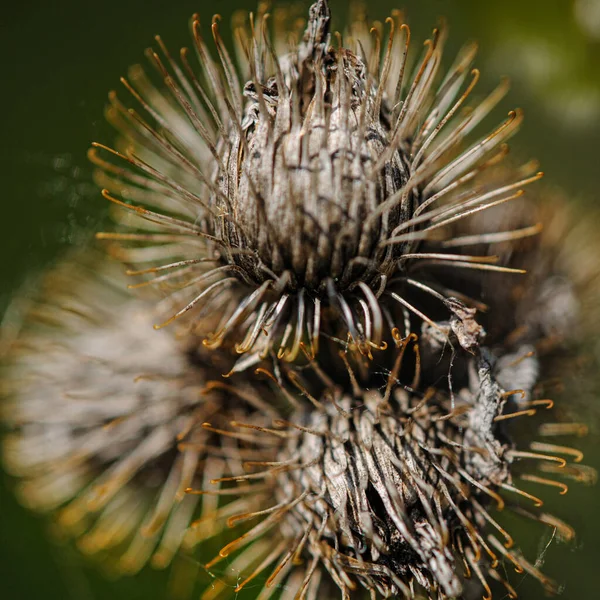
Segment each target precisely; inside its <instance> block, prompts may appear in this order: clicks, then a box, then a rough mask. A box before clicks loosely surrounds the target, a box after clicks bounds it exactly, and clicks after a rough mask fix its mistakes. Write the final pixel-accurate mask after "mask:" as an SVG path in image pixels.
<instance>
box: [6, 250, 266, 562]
mask: <svg viewBox="0 0 600 600" xmlns="http://www.w3.org/2000/svg"><path fill="white" fill-rule="evenodd" d="M124 281H125V277H124V276H123V275H122V274H121V273H120V269H119V268H118V267H115V265H114V264H112V265H111V264H108V265H102V263H100V262H99V261H98V257H96V256H93V255H92V256H89V255H83V256H81V255H79V256H78V257H77V258H76V259H74V258H73V257H72V258H71V259H69V260H66V261H65V262H62V263H60V264H59V265H58V266H56V267H54V268H52V269H51V270H50V271H49V272H48V273H47V274H46V276H45V277H44V279H43V282H42V286H41V289H40V290H39V293H38V294H37V295H36V296H34V297H28V296H25V295H23V296H20V297H17V298H16V300H15V301H14V305H13V309H12V310H10V311H9V313H8V316H7V318H6V319H5V322H4V324H3V332H2V333H3V334H4V337H3V341H4V342H5V347H4V349H5V351H6V356H5V357H4V358H5V363H4V364H3V384H4V385H5V388H6V389H5V393H6V394H7V398H6V399H4V398H3V399H2V400H3V405H2V418H3V421H4V422H5V424H6V425H7V426H8V428H9V432H8V433H7V435H6V437H5V438H4V440H3V460H4V465H5V467H6V469H7V471H8V472H9V473H10V474H11V475H13V476H15V477H16V478H18V483H17V493H18V495H19V497H20V499H21V500H22V502H23V503H24V504H25V505H26V506H27V507H29V508H31V509H33V510H36V511H40V512H50V513H52V514H53V516H54V517H55V520H56V523H57V525H58V528H57V530H59V531H60V532H61V533H62V534H67V535H72V536H74V537H76V538H77V544H78V546H79V548H80V549H81V550H82V551H83V552H85V553H87V554H94V555H98V556H100V557H102V558H106V559H107V566H108V567H109V568H111V569H116V570H117V571H118V572H123V571H125V572H132V571H137V570H139V569H140V568H141V567H143V566H144V564H145V563H146V562H147V561H152V563H153V564H154V565H155V566H160V567H164V566H167V565H168V564H169V563H170V562H171V560H172V558H173V557H174V555H175V554H176V553H177V552H178V551H179V550H180V548H181V546H182V544H183V545H184V547H185V548H186V549H187V550H190V549H191V548H192V547H193V546H194V545H195V544H197V543H198V542H199V541H201V540H202V539H205V538H206V537H210V536H211V535H214V534H216V533H219V531H220V530H221V529H222V525H221V527H219V526H218V525H217V523H216V521H215V520H214V519H213V523H212V525H211V527H208V526H206V527H204V528H203V530H202V534H203V535H199V534H198V531H197V530H195V531H194V530H190V531H188V528H189V526H190V523H191V521H192V519H193V518H194V517H195V516H196V517H197V516H205V515H207V514H211V515H212V517H214V518H215V519H216V517H217V516H218V504H219V503H218V502H217V503H216V504H215V502H214V499H213V500H212V501H209V502H206V503H199V497H198V496H194V495H188V494H186V489H187V488H189V487H192V486H196V487H198V486H199V485H202V484H208V482H209V481H210V480H211V479H215V478H218V477H221V476H223V475H227V474H229V469H230V465H231V464H233V462H235V461H240V460H241V458H240V455H241V454H243V448H244V447H245V441H244V440H231V442H232V443H230V444H229V445H228V451H229V454H224V452H225V450H223V451H221V450H220V449H219V448H212V449H211V446H213V445H214V443H215V439H216V436H215V434H214V433H213V432H211V430H209V429H206V428H203V427H202V423H203V422H204V421H209V420H210V421H211V422H212V424H213V426H214V427H219V426H223V425H226V424H227V423H228V422H229V420H231V419H233V418H237V419H240V420H241V419H244V418H246V417H247V415H248V413H249V412H250V411H251V410H256V409H257V408H258V409H260V411H261V413H262V414H269V410H271V409H269V407H268V406H267V405H266V404H265V403H264V401H263V400H261V399H260V398H259V397H258V396H257V395H256V394H254V393H253V392H252V390H250V389H249V386H248V385H241V386H240V387H239V388H238V389H237V390H236V389H235V388H233V387H232V386H225V385H222V386H217V385H207V382H208V381H209V379H212V378H213V377H214V376H215V371H216V372H218V370H219V369H220V368H222V365H220V364H219V360H218V359H219V358H223V359H224V361H223V362H224V364H227V362H230V361H229V360H228V359H227V358H226V357H222V356H221V357H219V356H218V355H217V354H218V353H212V355H211V357H210V358H211V359H214V360H206V359H207V357H206V356H205V357H200V356H194V360H193V363H190V361H189V356H188V354H187V353H186V349H185V345H184V344H183V343H182V342H180V341H179V340H177V339H176V338H174V337H173V336H172V335H171V334H170V332H169V333H167V332H165V331H158V332H157V331H154V330H153V329H152V327H151V323H152V316H153V311H154V300H155V299H154V297H153V295H152V297H151V298H148V297H146V298H143V297H139V295H138V296H136V295H133V294H130V293H127V292H126V291H124V290H123V289H122V287H123V285H124ZM203 358H204V359H205V361H204V362H202V359H203ZM253 402H254V407H253ZM246 446H247V444H246ZM250 456H251V454H250ZM217 500H218V497H217ZM200 506H201V510H200ZM251 506H252V502H250V503H249V507H251ZM186 532H187V534H186Z"/></svg>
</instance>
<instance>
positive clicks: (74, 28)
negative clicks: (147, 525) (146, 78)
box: [0, 0, 600, 600]
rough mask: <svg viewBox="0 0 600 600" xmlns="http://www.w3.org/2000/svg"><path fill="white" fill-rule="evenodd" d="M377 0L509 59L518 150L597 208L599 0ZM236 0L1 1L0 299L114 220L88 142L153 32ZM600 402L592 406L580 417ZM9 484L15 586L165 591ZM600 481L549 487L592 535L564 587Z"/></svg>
mask: <svg viewBox="0 0 600 600" xmlns="http://www.w3.org/2000/svg"><path fill="white" fill-rule="evenodd" d="M304 4H306V6H308V4H309V2H305V3H304ZM331 5H332V8H333V10H334V14H335V17H336V24H334V26H336V27H338V28H342V27H343V19H344V15H345V14H346V11H347V7H348V2H347V1H344V0H332V1H331ZM368 6H369V12H370V16H371V18H375V19H382V20H383V18H385V16H387V15H388V14H389V12H390V10H391V9H393V8H404V9H405V11H406V14H407V19H408V22H409V23H410V24H411V27H412V28H413V36H414V38H413V39H425V36H426V35H427V32H428V31H429V29H430V28H431V27H432V26H433V25H435V23H436V22H437V19H438V17H440V16H445V17H446V18H447V20H448V23H449V25H450V34H451V35H450V41H449V52H448V54H447V64H449V62H450V60H451V58H452V53H453V52H454V51H455V50H456V49H458V47H459V46H460V45H462V43H463V42H465V41H467V40H473V39H475V40H477V41H479V42H480V48H481V50H480V55H479V58H478V61H477V64H478V66H479V67H480V68H481V70H482V79H483V82H482V84H480V86H479V87H480V89H482V90H484V89H491V87H492V86H493V85H495V83H496V82H497V80H498V78H499V77H500V76H501V75H503V74H507V75H509V76H510V78H511V80H512V81H513V87H512V91H511V94H510V95H509V99H508V101H507V102H506V103H505V105H503V107H502V110H503V111H504V109H506V110H508V109H509V108H511V107H513V106H515V105H517V106H521V107H522V108H523V109H524V110H525V114H526V123H525V126H524V127H523V130H522V133H521V134H520V135H519V136H518V138H517V140H518V141H516V143H514V144H513V147H515V148H517V150H516V153H517V154H518V155H519V156H520V157H522V158H525V159H527V158H529V157H537V158H539V159H540V161H541V163H542V167H543V169H544V170H545V171H546V172H547V173H548V177H547V180H546V185H551V186H557V187H560V188H562V189H563V190H565V192H566V194H567V196H568V197H569V198H570V199H571V200H572V201H573V202H577V203H579V204H580V205H581V206H582V207H584V208H585V209H588V208H589V209H591V210H598V208H597V207H595V206H594V204H596V205H597V204H598V202H600V192H599V190H598V184H599V183H600V177H599V174H598V173H599V171H600V150H599V148H600V0H502V1H499V0H487V1H482V0H405V2H403V3H402V2H400V3H398V1H397V0H370V1H369V2H368ZM238 8H244V9H248V10H252V9H254V8H255V4H254V2H253V0H231V1H228V0H222V1H220V2H219V1H215V2H211V3H208V2H203V1H202V0H196V1H190V0H179V1H178V2H165V1H160V0H105V1H104V2H84V1H81V0H60V2H49V1H47V0H38V1H29V2H27V1H24V2H14V1H13V2H10V3H7V5H5V6H4V7H3V8H2V11H1V12H0V56H1V57H2V76H1V83H0V86H1V89H2V93H1V95H0V115H1V117H0V118H1V122H2V128H1V131H2V139H1V142H0V154H1V160H0V174H1V176H2V179H1V181H2V186H1V188H0V193H1V199H0V202H1V212H0V256H2V260H1V261H0V282H1V284H0V314H1V313H2V311H3V310H4V308H5V307H6V305H7V303H8V302H9V299H10V297H11V295H12V294H13V293H14V292H15V290H17V289H18V288H19V286H21V285H23V284H24V283H25V282H26V281H27V280H28V279H30V278H31V277H33V276H35V274H36V273H38V272H39V271H40V270H41V269H42V268H43V267H44V265H46V264H47V263H48V262H49V261H51V260H53V259H54V258H55V257H57V256H58V255H59V254H60V253H61V252H62V251H64V250H65V249H67V248H69V247H71V246H72V245H76V244H79V243H81V242H82V241H83V240H85V239H86V238H87V237H89V235H90V232H93V231H94V230H97V229H98V228H99V227H100V225H101V223H102V220H103V218H104V216H105V212H106V205H105V202H104V201H103V200H102V199H101V198H100V195H99V193H98V191H97V190H96V189H95V187H94V186H93V184H92V183H91V169H90V167H89V165H88V164H87V162H86V158H85V153H86V150H87V148H88V146H89V143H90V142H91V141H93V140H98V141H104V142H110V141H111V140H112V138H113V134H112V132H111V131H110V129H109V127H108V126H107V125H106V124H105V123H104V121H103V116H102V114H103V107H104V104H105V100H106V94H107V92H108V91H109V90H110V89H113V88H114V87H115V86H117V85H118V77H119V76H120V75H122V74H124V73H125V71H126V68H127V67H128V66H129V65H131V64H132V63H135V62H138V61H141V60H142V59H143V55H142V52H143V50H144V49H145V48H146V47H147V46H148V45H149V44H150V43H151V42H152V36H153V35H154V34H155V33H159V32H160V33H161V35H162V36H163V38H164V39H165V41H166V42H167V43H168V44H169V46H170V47H171V48H177V47H179V46H181V45H188V44H189V43H190V41H189V38H188V27H187V22H188V19H189V17H190V15H191V14H192V13H193V12H200V13H201V14H202V15H205V21H206V20H208V19H209V17H210V16H211V15H212V13H213V12H215V11H217V10H218V11H219V12H220V13H221V14H222V15H223V20H224V24H225V23H227V22H228V19H229V16H230V15H231V13H232V12H233V11H234V10H235V9H238ZM222 30H223V31H226V27H225V26H223V27H222ZM490 126H491V123H490ZM598 260H600V257H598ZM599 301H600V300H599ZM596 378H597V377H594V379H596ZM587 387H588V388H589V386H587ZM592 387H593V388H594V389H595V390H597V391H598V394H594V393H591V394H590V395H589V402H594V401H595V402H598V403H600V398H598V399H596V400H595V398H594V396H595V395H600V386H592ZM567 400H568V395H567ZM598 413H600V410H598V409H596V410H594V411H589V414H588V413H587V412H585V414H583V415H580V416H579V419H584V420H585V419H593V418H594V417H593V416H592V415H593V414H598ZM592 426H593V427H592V430H594V423H592ZM598 429H599V428H598V427H597V424H596V427H595V431H598ZM598 439H599V438H598V437H597V435H595V434H592V435H590V436H589V437H588V438H587V439H586V440H584V441H583V443H582V449H583V450H584V451H585V452H586V461H585V462H586V463H588V464H591V465H593V466H595V467H599V466H600V448H599V446H598V443H597V442H598ZM10 487H11V481H10V479H9V478H8V477H7V476H6V475H4V474H2V473H1V472H0V597H1V598H2V599H3V600H33V599H37V598H44V600H92V599H93V600H104V599H108V598H115V599H128V600H134V599H136V598H140V599H141V598H144V599H145V600H154V599H162V598H165V594H166V592H165V590H166V587H167V576H166V574H165V573H161V572H155V571H152V570H151V569H147V570H146V571H143V572H142V573H141V574H140V575H138V576H137V577H134V578H128V579H121V580H119V581H109V580H107V579H105V578H103V577H102V576H100V575H99V574H98V572H97V571H96V570H95V569H94V568H93V567H92V566H91V565H90V564H89V563H87V562H86V561H85V560H84V559H82V558H81V557H80V556H79V555H78V554H77V553H76V552H75V551H73V550H72V549H70V548H69V547H68V546H61V545H58V544H56V543H53V542H51V541H50V539H51V538H50V537H49V536H48V535H47V523H46V521H45V520H44V519H42V518H39V517H36V516H32V515H31V514H30V513H28V512H27V511H25V510H24V509H22V508H21V507H20V506H19V505H18V504H17V503H16V502H15V500H14V499H13V497H12V495H11V493H10ZM599 491H600V488H596V489H593V488H592V489H589V488H587V489H585V488H577V487H576V486H571V491H570V492H569V494H568V496H567V497H566V498H562V497H557V498H554V495H553V493H552V490H549V491H548V493H547V496H548V497H549V498H551V501H550V502H548V506H549V511H550V512H551V511H552V510H553V509H555V510H556V512H557V513H558V514H559V515H560V514H562V515H566V516H568V519H569V521H570V522H571V523H572V524H573V525H574V526H575V528H576V529H577V531H578V534H579V535H578V539H577V541H576V543H575V544H570V545H557V544H556V543H552V544H551V545H550V546H549V547H548V548H547V552H546V553H545V554H544V555H543V558H544V561H545V563H544V567H543V570H544V571H546V572H548V573H551V574H552V575H554V576H555V577H556V578H557V579H558V580H559V582H560V583H561V584H564V586H565V590H564V593H563V596H562V597H563V598H565V599H569V600H574V599H576V598H597V597H600V585H599V583H600V582H599V580H600V567H599V565H600V513H599V511H600V504H599V500H600V494H599ZM514 526H515V527H517V528H521V529H523V533H522V534H521V535H523V536H525V538H526V539H527V543H526V544H525V546H526V550H528V552H529V556H531V555H532V554H533V555H534V556H539V555H540V553H541V551H542V550H543V549H544V548H545V547H546V545H547V543H548V541H549V540H548V538H547V537H543V536H542V535H541V534H540V530H539V529H537V528H531V529H530V528H528V527H527V526H526V525H523V524H522V523H520V522H518V523H515V524H514ZM511 581H512V582H513V583H514V585H515V587H516V588H517V591H518V592H519V597H521V598H525V599H534V598H539V597H542V596H543V592H542V591H541V587H540V586H539V585H538V584H537V583H536V582H534V581H531V578H527V577H523V576H516V575H514V574H513V576H512V577H511ZM252 595H253V592H252V591H250V593H249V594H246V595H244V597H251V596H252ZM241 596H242V594H240V597H241Z"/></svg>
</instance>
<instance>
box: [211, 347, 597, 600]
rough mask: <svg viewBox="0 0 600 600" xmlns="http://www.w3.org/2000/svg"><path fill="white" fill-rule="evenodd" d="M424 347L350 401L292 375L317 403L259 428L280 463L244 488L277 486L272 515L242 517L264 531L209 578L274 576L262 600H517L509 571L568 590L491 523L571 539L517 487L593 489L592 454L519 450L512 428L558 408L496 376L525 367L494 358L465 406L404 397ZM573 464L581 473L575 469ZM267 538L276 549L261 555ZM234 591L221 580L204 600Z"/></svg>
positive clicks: (469, 384)
mask: <svg viewBox="0 0 600 600" xmlns="http://www.w3.org/2000/svg"><path fill="white" fill-rule="evenodd" d="M415 341H416V336H414V335H411V336H410V337H409V338H407V339H405V340H399V342H398V346H399V350H398V357H397V359H396V364H395V366H394V368H393V370H392V371H391V372H390V374H389V377H388V379H387V382H386V383H385V385H384V386H383V387H382V388H381V389H377V388H371V389H362V388H360V387H358V384H357V383H356V381H355V380H354V385H353V386H352V387H353V391H352V392H344V391H343V390H342V389H340V388H337V387H327V385H326V386H325V391H324V393H323V395H322V396H320V397H319V398H318V399H317V398H316V397H314V396H310V394H309V392H308V391H307V389H306V388H305V387H304V384H300V383H299V380H298V379H297V377H296V376H294V378H293V381H294V386H295V387H298V388H299V389H301V390H303V394H304V396H306V397H309V398H310V402H306V403H305V406H301V407H300V408H298V406H296V407H295V410H294V411H293V413H292V415H291V416H289V417H287V416H286V417H281V418H278V419H276V420H275V421H274V423H273V425H272V426H271V427H262V428H255V431H256V436H257V439H261V437H262V438H267V439H272V440H279V449H278V450H277V451H276V453H275V457H276V458H271V459H268V458H266V459H265V461H264V462H258V463H253V465H261V467H262V468H259V469H258V470H256V469H251V470H250V472H249V474H247V475H241V476H239V477H238V480H239V481H246V480H247V481H248V482H253V481H255V480H256V479H259V480H260V479H263V480H265V481H266V482H267V483H268V482H273V483H272V485H271V486H270V488H271V489H272V490H273V491H272V493H271V495H270V503H271V505H270V506H269V507H268V508H262V509H261V510H259V511H257V512H255V513H251V514H246V515H241V516H240V518H242V519H249V518H253V517H254V518H255V517H263V520H262V521H260V522H259V523H258V524H256V525H254V526H253V527H252V528H251V529H249V531H246V532H245V533H244V534H243V535H242V536H241V537H239V538H238V539H236V540H234V541H233V542H230V543H229V544H227V545H226V546H225V547H224V548H222V549H221V551H220V552H219V554H218V556H217V557H216V558H215V559H214V560H212V561H211V562H210V563H209V564H208V565H207V568H208V569H209V570H210V569H212V568H213V567H214V566H215V565H217V564H218V563H220V562H221V561H222V560H223V559H224V558H227V557H230V558H232V557H235V558H233V562H232V563H231V569H232V571H233V572H234V573H236V574H237V573H238V572H239V571H241V574H238V575H237V576H238V581H241V583H239V584H238V587H237V589H236V591H239V590H240V589H242V588H243V587H245V585H247V584H248V583H250V582H251V581H252V580H254V579H255V578H256V577H257V576H258V575H259V574H261V573H262V572H263V571H264V572H265V573H266V574H268V575H267V576H268V579H267V581H266V587H265V593H266V591H267V590H268V589H269V588H270V587H271V586H272V585H273V584H274V583H275V582H279V583H283V582H284V581H285V582H286V583H285V586H286V588H287V589H289V590H290V591H291V593H292V594H293V595H294V597H297V598H303V597H305V596H306V597H317V594H318V590H319V588H320V586H322V590H323V591H322V593H325V594H327V596H328V597H333V596H334V595H336V593H335V592H333V591H331V589H332V587H331V586H333V588H335V586H337V587H338V588H339V592H341V597H342V598H350V597H361V596H360V594H359V592H357V591H356V590H357V588H358V584H360V585H362V586H363V587H364V588H366V589H367V590H368V591H369V593H370V595H371V597H372V598H379V597H383V598H391V597H400V598H420V597H426V598H436V599H450V598H459V597H460V598H463V597H470V596H469V594H470V592H468V591H467V588H468V586H469V585H472V584H470V583H469V581H471V580H472V579H473V580H474V581H475V582H476V585H475V586H474V587H475V589H482V588H483V589H485V591H486V597H487V598H491V593H492V592H491V589H490V586H491V584H492V583H491V582H492V580H495V581H497V582H499V583H501V584H503V585H504V587H505V590H506V591H507V592H508V594H509V596H510V597H516V592H515V590H514V588H513V587H512V585H511V583H510V581H509V579H510V578H509V577H507V575H506V573H505V571H504V570H503V569H501V568H499V565H500V563H501V562H505V563H512V565H513V566H514V568H515V569H516V570H517V572H524V571H526V572H527V573H528V574H530V575H531V576H533V577H534V578H536V579H538V580H539V581H540V582H541V583H542V585H543V586H544V587H545V588H546V590H547V591H548V592H555V591H556V590H557V587H556V584H555V583H554V582H553V581H552V580H551V579H550V578H548V577H547V576H546V575H544V574H543V573H542V572H541V571H540V570H539V569H538V568H537V567H536V566H535V565H533V564H532V563H531V562H529V561H528V560H527V558H526V557H525V556H524V555H523V554H522V553H521V552H520V550H519V549H518V548H517V547H513V546H514V544H515V540H514V539H513V536H512V535H511V534H510V533H509V532H508V531H506V530H505V529H504V528H503V527H502V526H501V525H500V524H499V523H498V522H497V521H496V519H495V517H494V516H493V514H494V512H495V511H498V510H500V511H501V510H508V511H512V512H515V513H516V514H518V515H521V516H524V517H526V518H529V519H532V520H534V521H537V522H539V523H541V524H544V525H546V526H548V527H550V528H553V529H554V530H555V533H556V534H557V535H558V536H559V538H560V539H566V540H569V539H572V538H573V537H574V532H573V530H572V528H571V527H570V526H569V525H567V524H566V523H564V522H563V521H561V520H560V519H558V518H557V517H555V516H553V515H551V514H549V513H547V512H544V511H543V510H540V507H541V506H542V505H543V500H542V499H540V498H538V497H537V496H534V495H532V494H531V493H530V492H528V491H526V489H525V490H524V489H522V488H521V486H520V484H519V483H518V480H523V481H527V482H530V483H534V484H538V486H540V487H541V486H550V487H551V488H556V489H558V491H559V492H560V493H561V494H564V493H566V492H567V489H568V487H567V485H566V484H565V483H563V481H561V478H560V476H561V475H563V479H564V478H565V477H566V478H575V479H578V480H579V481H584V480H593V478H594V476H595V475H594V472H593V470H591V469H589V468H587V467H584V466H580V465H579V464H578V463H579V462H580V461H581V459H582V455H581V453H580V452H579V451H577V450H575V449H573V448H570V447H566V446H559V445H555V444H551V443H547V442H538V441H533V442H532V443H531V445H530V447H529V448H528V449H526V450H522V449H520V448H518V447H517V446H516V444H515V443H514V442H513V441H512V440H511V436H510V432H511V429H512V428H511V426H510V425H511V423H512V421H513V420H514V419H516V420H519V418H526V417H531V416H532V415H534V414H535V412H536V410H545V409H549V408H552V402H551V401H550V400H547V399H537V397H533V398H530V399H529V400H524V399H523V398H524V397H525V396H527V397H530V394H532V392H533V390H532V389H531V388H528V389H525V390H518V391H517V390H512V389H505V388H504V387H502V385H500V383H499V379H506V378H507V377H508V376H509V374H514V370H515V369H514V367H515V365H514V364H513V363H514V358H513V360H512V362H511V364H510V365H509V366H510V367H511V368H512V371H511V373H507V372H506V369H507V361H502V360H497V359H496V358H494V357H493V356H492V355H491V353H490V352H489V351H488V350H487V349H485V348H483V349H481V351H478V352H477V354H476V356H475V357H473V358H472V359H471V361H470V365H469V371H470V376H469V378H468V380H467V381H466V382H465V387H463V388H461V389H460V391H459V392H458V393H457V394H456V395H455V396H451V395H449V394H448V393H444V392H442V391H440V390H436V389H435V388H428V389H426V390H424V391H419V389H418V385H417V386H416V387H415V381H414V380H413V383H412V385H411V386H406V385H401V384H399V379H398V377H399V372H400V367H401V363H402V360H403V357H404V355H405V352H406V350H407V348H410V347H412V346H414V344H415ZM509 370H510V369H509ZM351 376H352V375H351ZM353 379H354V378H353ZM329 383H330V384H331V382H329ZM234 425H236V426H238V427H244V425H243V424H234ZM582 428H583V426H582V425H580V424H571V425H569V424H549V423H546V424H545V425H544V427H543V428H542V429H541V430H540V433H543V434H545V435H561V434H566V435H569V434H572V433H574V432H577V431H578V430H581V429H582ZM272 451H273V449H272V448H270V449H269V452H272ZM269 452H267V454H266V456H270V454H269ZM569 458H571V459H573V463H571V464H569V465H567V460H568V459H569ZM519 463H523V464H519ZM536 464H537V466H538V469H539V470H538V471H537V472H536V471H532V465H536ZM524 465H525V468H523V466H524ZM547 474H551V476H548V475H547ZM556 476H558V478H555V477H556ZM254 485H255V486H256V489H257V491H259V490H260V489H261V487H262V486H261V485H259V484H256V483H254ZM209 489H210V488H209ZM266 505H267V506H268V503H267V504H266ZM274 530H275V531H276V533H273V531H274ZM261 538H267V539H276V540H279V541H278V543H276V544H275V545H274V544H266V545H261V546H256V545H255V544H257V543H258V542H255V540H257V539H261ZM243 548H245V549H244V550H242V549H243ZM257 548H258V549H259V550H258V551H257ZM240 551H241V552H240ZM299 558H304V559H305V561H304V562H302V561H299V560H298V559H299ZM225 588H226V585H225V583H224V582H221V583H220V585H219V586H218V588H217V589H216V590H212V589H211V590H209V591H207V593H206V594H205V596H204V599H205V600H208V599H212V598H215V597H217V596H218V592H220V591H223V590H224V589H225ZM327 590H330V591H327Z"/></svg>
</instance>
